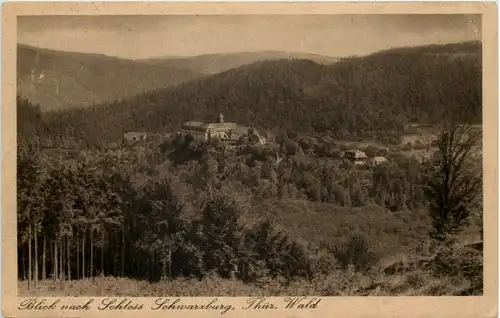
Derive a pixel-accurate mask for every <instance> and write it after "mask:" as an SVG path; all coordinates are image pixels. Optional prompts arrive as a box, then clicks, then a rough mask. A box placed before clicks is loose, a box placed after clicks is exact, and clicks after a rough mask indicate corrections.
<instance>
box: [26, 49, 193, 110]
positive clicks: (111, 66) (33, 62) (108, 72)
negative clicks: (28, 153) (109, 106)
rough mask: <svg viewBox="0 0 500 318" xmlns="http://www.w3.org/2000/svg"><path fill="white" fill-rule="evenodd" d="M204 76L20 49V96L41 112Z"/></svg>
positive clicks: (141, 64)
mask: <svg viewBox="0 0 500 318" xmlns="http://www.w3.org/2000/svg"><path fill="white" fill-rule="evenodd" d="M198 76H200V74H198V73H195V72H191V71H189V70H185V69H179V68H175V67H171V66H168V65H154V64H151V63H145V62H144V61H134V60H126V59H119V58H115V57H109V56H104V55H98V54H83V53H74V52H60V51H53V50H47V49H41V48H35V47H30V46H26V45H18V47H17V85H18V93H20V94H22V95H23V96H25V97H26V98H29V99H30V100H31V101H32V102H34V103H38V104H40V106H41V108H42V109H43V110H49V109H51V110H52V109H66V108H71V107H80V106H89V105H93V104H97V103H102V102H109V101H113V100H115V99H118V100H120V99H123V98H126V97H130V96H134V95H135V94H137V93H142V92H147V91H149V90H151V89H155V88H164V87H167V86H170V85H176V84H179V83H181V82H183V81H187V80H190V79H193V78H196V77H198Z"/></svg>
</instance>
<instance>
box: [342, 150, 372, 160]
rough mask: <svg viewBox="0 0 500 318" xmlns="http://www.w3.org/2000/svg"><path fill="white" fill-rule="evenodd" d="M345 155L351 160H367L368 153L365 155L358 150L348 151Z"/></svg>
mask: <svg viewBox="0 0 500 318" xmlns="http://www.w3.org/2000/svg"><path fill="white" fill-rule="evenodd" d="M345 155H347V156H349V157H351V158H354V159H360V158H367V156H366V153H364V152H363V151H361V150H357V149H351V150H347V151H346V152H345Z"/></svg>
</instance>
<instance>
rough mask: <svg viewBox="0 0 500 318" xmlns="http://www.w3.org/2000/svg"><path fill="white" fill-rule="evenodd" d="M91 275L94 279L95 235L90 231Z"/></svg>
mask: <svg viewBox="0 0 500 318" xmlns="http://www.w3.org/2000/svg"><path fill="white" fill-rule="evenodd" d="M90 277H92V280H93V279H94V235H93V232H92V231H90Z"/></svg>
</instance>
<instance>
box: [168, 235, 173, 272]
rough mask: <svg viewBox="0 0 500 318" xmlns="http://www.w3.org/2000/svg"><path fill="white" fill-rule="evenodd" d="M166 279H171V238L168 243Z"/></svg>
mask: <svg viewBox="0 0 500 318" xmlns="http://www.w3.org/2000/svg"><path fill="white" fill-rule="evenodd" d="M168 277H169V278H172V236H171V237H170V240H169V241H168Z"/></svg>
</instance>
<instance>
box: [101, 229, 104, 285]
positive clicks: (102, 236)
mask: <svg viewBox="0 0 500 318" xmlns="http://www.w3.org/2000/svg"><path fill="white" fill-rule="evenodd" d="M101 240H102V241H101V242H102V246H101V276H104V228H103V229H102V235H101Z"/></svg>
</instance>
